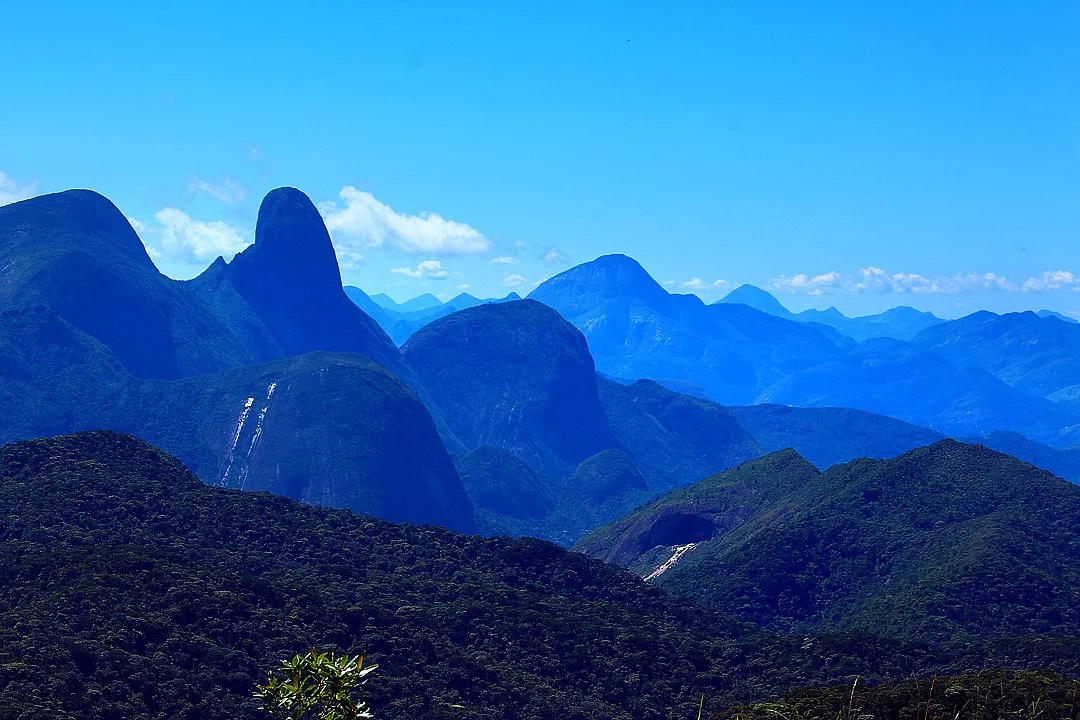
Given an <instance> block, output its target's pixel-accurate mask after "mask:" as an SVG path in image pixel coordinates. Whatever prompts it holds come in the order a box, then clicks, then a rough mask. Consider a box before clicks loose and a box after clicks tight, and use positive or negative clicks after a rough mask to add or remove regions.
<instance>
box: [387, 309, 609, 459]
mask: <svg viewBox="0 0 1080 720" xmlns="http://www.w3.org/2000/svg"><path fill="white" fill-rule="evenodd" d="M402 352H403V353H404V355H405V357H406V358H407V360H408V361H409V363H410V364H411V365H412V367H413V368H414V369H415V370H416V372H417V374H418V375H419V376H420V378H421V381H422V382H423V383H424V386H425V387H426V388H427V389H428V391H429V392H430V393H431V396H432V398H433V399H434V401H435V403H436V404H437V405H438V406H439V407H441V408H443V409H444V411H445V413H446V418H447V421H448V423H449V424H450V427H451V429H452V430H453V432H454V434H455V435H457V437H459V438H460V439H461V440H462V442H464V443H465V445H466V447H468V448H475V447H479V446H481V445H493V446H496V447H503V448H506V449H509V450H511V451H512V452H513V453H514V455H516V456H517V457H519V458H521V459H523V460H524V461H525V462H526V463H527V464H528V465H529V466H530V467H532V468H533V469H534V470H536V471H538V472H541V473H546V474H554V475H564V474H567V473H569V472H570V471H572V470H573V468H574V467H576V466H577V464H578V463H580V462H581V461H582V460H585V459H586V458H588V457H590V456H592V455H594V454H596V453H597V452H600V451H601V450H605V449H607V448H610V447H614V446H615V440H614V436H613V435H612V431H611V427H610V426H609V424H608V421H607V418H606V417H605V415H604V411H603V407H602V406H601V404H600V398H599V396H598V394H597V390H596V377H595V371H594V367H593V360H592V357H591V356H590V355H589V349H588V347H587V346H586V344H585V339H584V338H583V337H582V336H581V333H579V332H577V331H576V330H575V329H574V327H573V326H572V325H570V324H569V323H567V322H566V321H565V320H563V319H562V318H560V317H559V316H558V315H557V314H556V313H554V312H553V311H552V310H550V309H549V308H547V307H545V306H543V305H541V304H540V303H538V302H534V301H528V300H522V301H517V302H511V303H500V304H490V305H481V306H478V307H474V308H469V309H467V310H462V311H460V312H456V313H454V314H452V315H448V316H446V317H443V318H441V319H439V320H437V321H435V322H433V323H431V324H429V325H427V326H426V327H424V328H422V329H421V330H420V331H418V332H417V333H416V334H415V335H413V336H412V337H411V338H410V339H409V341H408V342H407V343H405V345H404V346H403V347H402Z"/></svg>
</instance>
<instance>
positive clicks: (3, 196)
mask: <svg viewBox="0 0 1080 720" xmlns="http://www.w3.org/2000/svg"><path fill="white" fill-rule="evenodd" d="M33 194H34V184H33V183H29V184H26V185H23V184H20V183H17V182H15V180H14V178H12V177H10V176H9V175H7V174H5V173H2V172H0V205H10V204H11V203H13V202H18V201H19V200H25V199H26V198H28V197H32V196H33Z"/></svg>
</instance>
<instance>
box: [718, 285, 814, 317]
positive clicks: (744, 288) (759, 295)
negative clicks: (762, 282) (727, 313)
mask: <svg viewBox="0 0 1080 720" xmlns="http://www.w3.org/2000/svg"><path fill="white" fill-rule="evenodd" d="M717 302H721V303H739V304H742V305H749V306H750V307H752V308H754V309H755V310H760V311H761V312H763V313H768V314H769V315H775V316H776V317H782V318H787V319H788V320H792V319H794V318H795V314H794V313H792V312H791V311H790V310H788V309H787V308H786V307H784V306H783V304H781V302H780V301H779V300H777V299H776V296H774V295H773V294H772V293H770V292H769V291H767V290H762V289H761V288H759V287H756V286H754V285H740V286H739V287H737V288H735V289H734V290H732V291H731V292H729V293H728V294H727V295H725V296H724V297H722V298H720V299H719V300H717Z"/></svg>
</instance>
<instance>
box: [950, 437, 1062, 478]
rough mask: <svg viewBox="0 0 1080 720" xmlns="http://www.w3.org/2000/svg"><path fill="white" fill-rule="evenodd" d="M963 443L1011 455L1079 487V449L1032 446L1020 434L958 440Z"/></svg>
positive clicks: (1029, 440)
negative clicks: (978, 445)
mask: <svg viewBox="0 0 1080 720" xmlns="http://www.w3.org/2000/svg"><path fill="white" fill-rule="evenodd" d="M959 439H960V440H963V441H965V442H972V443H978V444H980V445H985V446H986V447H988V448H990V449H992V450H997V451H998V452H1003V453H1005V454H1006V455H1012V456H1013V457H1015V458H1018V459H1020V460H1023V461H1024V462H1029V463H1031V464H1032V465H1035V466H1036V467H1040V468H1042V469H1043V470H1049V471H1050V472H1052V473H1054V474H1055V475H1057V476H1058V477H1059V478H1064V479H1066V480H1068V481H1070V482H1073V483H1080V449H1078V448H1061V449H1058V448H1054V447H1050V446H1049V445H1043V444H1042V443H1038V442H1035V441H1034V440H1031V439H1029V438H1027V437H1024V436H1023V435H1021V434H1020V433H1015V432H1007V431H1004V430H999V431H997V432H992V433H990V434H989V435H983V436H981V437H976V438H959Z"/></svg>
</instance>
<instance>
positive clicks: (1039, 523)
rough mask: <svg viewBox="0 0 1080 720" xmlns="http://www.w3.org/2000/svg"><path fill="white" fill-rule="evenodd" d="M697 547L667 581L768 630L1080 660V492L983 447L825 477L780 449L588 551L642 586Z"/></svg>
mask: <svg viewBox="0 0 1080 720" xmlns="http://www.w3.org/2000/svg"><path fill="white" fill-rule="evenodd" d="M673 518H674V521H673ZM695 533H696V534H695ZM693 542H696V543H699V544H698V545H696V546H695V547H694V548H693V549H691V550H690V551H688V552H685V554H684V555H682V557H681V559H680V560H679V562H678V563H677V564H675V565H674V566H673V567H671V568H670V569H668V570H667V571H666V572H664V573H663V575H661V576H660V577H658V578H657V580H656V581H657V582H658V583H660V584H661V585H663V586H664V587H667V588H669V589H670V590H672V591H674V592H677V593H679V594H681V595H684V596H687V597H693V598H696V599H698V600H700V601H701V602H703V603H705V604H707V605H710V606H712V607H716V608H723V609H724V611H725V612H729V613H732V614H734V615H736V616H737V617H739V618H741V619H744V620H748V621H752V622H755V623H758V624H761V625H764V626H766V627H771V628H776V629H780V630H796V631H817V632H822V631H833V630H841V629H859V630H867V631H871V632H876V633H880V634H883V635H887V636H891V637H897V638H908V639H912V640H916V639H917V640H920V641H927V642H931V643H934V644H936V645H939V646H942V647H945V646H946V645H948V646H950V647H951V648H962V649H960V650H958V651H957V652H959V653H961V654H963V653H966V652H968V650H967V649H966V648H968V646H970V645H972V644H978V643H981V642H985V641H988V640H991V639H999V640H1004V639H1006V638H1017V637H1030V636H1038V635H1047V636H1056V637H1058V638H1062V639H1063V640H1061V641H1057V640H1051V639H1049V638H1047V639H1046V640H1045V646H1046V647H1049V646H1052V645H1054V644H1055V643H1060V642H1064V644H1063V645H1058V650H1060V651H1061V653H1062V662H1063V663H1065V664H1064V665H1061V666H1059V667H1073V663H1074V661H1075V657H1074V655H1073V653H1074V652H1075V648H1072V647H1071V641H1069V640H1068V639H1069V638H1072V637H1074V636H1075V635H1077V634H1078V633H1080V488H1078V487H1077V486H1075V485H1072V484H1070V483H1067V482H1065V481H1062V480H1060V479H1058V478H1055V477H1053V476H1052V475H1050V474H1049V473H1047V472H1045V471H1043V470H1039V469H1037V468H1035V467H1032V466H1031V465H1028V464H1026V463H1023V462H1021V461H1018V460H1016V459H1014V458H1011V457H1009V456H1007V455H1002V454H1000V453H997V452H994V451H991V450H989V449H987V448H985V447H981V446H978V445H965V444H963V443H958V442H955V441H951V440H944V441H940V442H938V443H936V444H934V445H932V446H929V447H926V448H920V449H918V450H914V451H912V452H910V453H907V454H905V455H903V456H900V457H899V458H895V459H892V460H881V461H874V460H857V461H853V462H851V463H847V464H845V465H839V466H835V467H833V468H831V469H829V470H828V471H826V472H825V473H820V474H819V473H817V472H816V471H815V470H814V469H813V468H812V466H810V464H809V463H807V462H806V461H801V459H799V458H798V457H797V456H796V455H795V454H794V453H793V452H791V451H787V452H783V453H776V454H774V455H771V456H768V457H767V458H764V459H761V460H757V461H753V462H751V463H748V464H747V465H745V466H743V467H741V468H738V469H736V470H734V471H730V472H729V473H726V474H724V475H721V476H719V477H717V478H711V479H709V480H706V481H703V482H702V483H699V484H697V485H694V486H692V487H689V488H684V489H682V490H679V491H675V492H673V493H671V494H670V495H669V496H666V497H664V498H661V499H660V500H657V501H656V502H655V503H653V504H651V505H649V506H647V507H645V508H642V509H641V510H639V511H638V512H636V513H634V514H633V515H631V516H629V517H628V518H626V519H624V520H621V521H619V522H617V523H614V524H612V525H611V526H609V527H608V528H604V529H601V530H598V531H597V532H596V533H593V534H592V535H590V536H589V537H587V538H585V539H583V540H582V542H581V547H583V548H586V549H587V550H588V551H589V552H590V553H591V554H594V555H597V556H601V557H612V558H613V559H616V560H619V561H620V562H622V563H623V564H626V565H629V566H631V567H633V568H635V569H636V570H638V571H639V572H642V574H644V573H646V572H648V571H649V569H650V568H655V567H656V566H657V565H659V564H660V563H661V562H663V561H664V560H665V559H667V558H668V557H669V556H671V555H672V552H673V548H674V547H676V546H680V545H684V544H687V543H693ZM1022 647H1024V643H1023V642H1018V641H1014V642H1013V643H1012V645H1011V649H1010V645H1009V644H1007V643H1002V644H1000V645H997V646H995V653H997V652H1002V651H1004V652H1007V653H1009V654H1010V656H1011V657H1013V658H1015V657H1018V656H1021V655H1023V652H1025V651H1023V650H1021V648H1022ZM1032 649H1034V646H1028V650H1032ZM952 652H953V650H952V649H949V650H947V651H946V652H945V654H949V653H952ZM1041 657H1044V658H1045V657H1046V656H1045V655H1042V656H1041Z"/></svg>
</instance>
